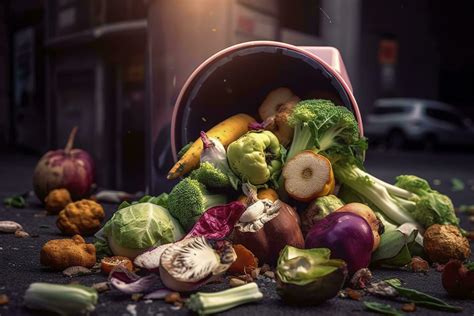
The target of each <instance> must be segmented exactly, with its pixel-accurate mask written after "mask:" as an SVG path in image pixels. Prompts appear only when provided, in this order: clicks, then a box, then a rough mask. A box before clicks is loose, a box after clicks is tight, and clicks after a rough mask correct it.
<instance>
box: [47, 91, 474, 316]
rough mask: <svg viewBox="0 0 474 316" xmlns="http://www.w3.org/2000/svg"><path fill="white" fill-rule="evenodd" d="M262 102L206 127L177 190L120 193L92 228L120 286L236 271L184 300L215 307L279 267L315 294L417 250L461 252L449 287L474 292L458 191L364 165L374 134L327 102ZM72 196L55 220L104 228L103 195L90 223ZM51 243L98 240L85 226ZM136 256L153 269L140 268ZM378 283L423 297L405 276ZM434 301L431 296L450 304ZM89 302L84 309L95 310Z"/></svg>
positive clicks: (256, 294)
mask: <svg viewBox="0 0 474 316" xmlns="http://www.w3.org/2000/svg"><path fill="white" fill-rule="evenodd" d="M258 112H259V114H260V119H262V121H260V122H257V121H256V120H255V119H254V118H252V117H251V116H249V115H247V114H237V115H234V116H232V117H230V118H227V119H226V120H224V121H223V122H221V123H219V124H217V125H216V126H215V127H213V128H212V129H210V130H209V131H207V132H201V134H200V135H199V137H198V138H197V139H196V141H195V142H194V143H192V144H191V145H189V146H187V147H186V148H184V149H183V150H181V151H180V159H179V161H178V162H177V163H176V164H175V165H174V166H173V167H172V168H171V169H170V171H169V174H168V178H169V179H177V178H180V177H181V179H180V181H179V182H178V183H177V184H176V185H175V186H174V187H173V188H172V189H171V191H170V192H165V193H162V194H161V195H159V196H156V197H153V196H145V197H143V198H142V199H140V200H138V201H136V202H132V203H130V202H124V203H122V204H121V205H120V206H119V208H118V210H117V211H116V212H115V214H114V215H113V217H112V218H111V219H110V220H109V221H108V222H107V223H105V225H104V226H103V227H102V228H101V229H100V230H99V231H98V232H97V233H96V234H95V237H96V241H95V247H94V251H93V256H94V258H95V256H97V260H101V267H102V271H103V272H105V273H109V283H110V285H111V286H112V287H113V288H115V289H117V290H119V291H122V292H124V293H128V294H130V293H148V294H147V295H146V296H145V297H150V298H152V297H162V292H151V293H150V291H151V289H150V288H151V286H152V285H153V284H155V283H156V282H157V280H158V278H159V279H160V280H161V283H162V284H163V285H164V286H165V287H166V288H167V289H166V291H168V290H171V291H178V292H181V293H184V294H185V293H189V292H195V291H197V290H199V289H200V288H201V287H202V286H203V285H205V284H207V283H209V282H216V281H217V282H218V281H219V280H222V276H225V275H230V274H232V275H234V276H235V275H238V277H237V278H235V277H234V278H233V279H232V280H234V281H233V282H229V284H230V285H231V286H237V285H241V286H240V287H237V288H236V289H231V290H226V291H223V292H219V293H197V294H193V295H191V296H190V298H189V300H187V301H186V306H188V307H189V308H190V309H192V310H194V311H197V312H198V313H200V314H209V313H215V312H220V311H224V310H226V309H229V308H232V307H234V306H237V305H240V304H244V303H250V302H256V301H258V300H260V299H262V297H263V295H262V293H261V292H260V291H259V289H258V285H257V283H254V282H252V281H255V280H258V277H259V275H260V274H263V275H265V276H266V277H270V278H271V277H275V278H276V283H277V292H278V294H279V295H280V297H281V298H282V300H283V301H284V302H286V303H288V304H298V305H317V304H321V303H323V302H324V301H326V300H329V299H332V298H333V297H335V296H337V295H338V293H339V291H340V290H341V289H342V288H344V287H347V285H348V283H350V284H359V285H358V286H360V287H365V286H366V285H364V284H365V283H366V279H370V277H368V276H370V271H369V270H368V269H367V268H368V267H378V266H384V267H390V268H403V267H408V266H409V264H410V263H411V261H412V259H413V258H414V257H415V256H417V258H418V256H421V257H423V258H424V259H426V260H429V261H431V262H439V263H446V262H448V261H449V260H450V259H455V260H456V261H449V263H448V265H447V267H449V270H447V272H446V273H445V275H446V276H443V285H445V287H446V288H447V289H448V292H450V293H453V295H457V296H460V293H461V292H462V289H461V288H460V287H461V286H465V287H466V288H467V291H469V293H471V294H472V291H473V288H474V287H472V286H471V284H472V282H471V280H470V279H471V278H472V276H471V275H470V273H471V272H470V268H466V267H465V266H463V265H462V261H464V260H466V259H467V258H469V256H470V249H469V243H468V241H467V240H466V239H465V238H464V236H463V235H462V233H461V230H460V229H459V226H458V225H459V220H458V218H457V217H456V215H455V213H454V208H453V204H452V202H451V200H450V199H449V197H447V196H446V195H443V194H442V193H440V192H437V191H436V190H434V189H432V188H431V187H430V185H429V184H428V182H427V181H426V180H424V179H422V178H419V177H417V176H414V175H400V176H398V177H397V178H396V181H395V183H394V184H389V183H386V182H384V181H382V180H380V179H378V178H376V177H375V176H373V175H371V174H370V173H368V172H367V171H366V170H365V169H364V166H363V163H364V154H365V151H366V149H367V140H366V139H365V138H364V137H362V136H361V135H360V133H359V129H358V124H357V121H356V119H355V117H354V115H353V114H352V113H351V112H350V111H349V110H348V109H347V108H345V107H342V106H338V105H335V104H334V103H333V102H332V101H329V100H322V99H309V100H300V99H299V98H298V97H297V96H295V95H294V94H293V92H292V91H291V90H289V89H288V88H279V89H276V90H274V91H272V92H270V94H269V95H268V96H267V98H266V99H265V100H264V102H263V103H262V105H261V107H260V108H259V109H258ZM66 152H68V150H66ZM61 154H62V153H61ZM67 155H69V154H67ZM59 193H60V192H57V193H55V195H52V196H51V197H50V204H51V206H50V209H51V212H56V213H57V212H58V211H59V210H58V207H57V205H61V203H60V202H61V201H60V200H61V199H60V198H59V197H62V196H63V195H60V194H59ZM64 200H66V201H69V202H71V197H69V196H65V197H64ZM53 202H54V203H53ZM76 203H78V202H76ZM89 204H90V203H89ZM62 207H63V208H64V210H62V211H61V212H60V221H59V222H58V227H60V228H61V230H63V231H64V232H66V233H68V234H71V235H72V234H76V233H77V234H81V233H82V234H88V233H91V232H95V231H97V229H98V228H99V227H98V225H100V220H102V218H103V212H102V213H100V212H98V211H95V210H96V209H97V206H95V205H92V204H90V206H89V207H90V208H91V210H89V211H88V212H89V213H92V210H94V216H95V217H97V219H96V220H95V221H94V225H93V227H87V229H86V228H84V229H82V228H81V224H80V221H77V220H75V218H76V217H77V211H76V209H75V204H73V203H69V204H68V206H66V207H64V206H62ZM423 235H424V236H423ZM423 237H425V238H423ZM55 243H56V244H58V243H64V245H66V244H71V243H72V245H73V246H74V247H81V249H82V248H87V249H90V248H91V246H92V245H86V244H84V240H83V239H82V238H81V237H80V236H74V237H73V240H69V241H55ZM47 246H48V247H46V249H45V253H44V258H42V261H44V262H49V261H51V260H53V259H51V258H54V255H52V254H51V255H50V254H49V253H48V252H46V250H47V249H50V248H51V247H57V246H56V245H47ZM71 249H72V248H71ZM82 251H84V250H82ZM50 252H54V251H50ZM89 252H90V253H91V254H92V251H89ZM96 252H97V253H96ZM110 256H114V257H110ZM104 257H105V258H104ZM48 260H49V261H48ZM418 260H422V261H423V259H421V258H418ZM89 261H90V260H89ZM89 261H88V262H87V266H90V262H89ZM132 261H133V263H132ZM60 267H61V268H63V267H65V266H64V265H60ZM135 267H138V268H142V269H144V270H148V271H149V272H150V274H149V275H148V276H145V277H139V276H137V275H135V274H134V273H133V269H134V268H135ZM264 267H265V271H263V269H264ZM271 269H273V271H275V272H273V271H272V270H271ZM361 276H364V277H361ZM452 279H455V280H462V282H461V281H459V282H455V281H452ZM353 280H357V281H353ZM354 282H355V283H354ZM367 282H368V281H367ZM361 284H362V285H363V286H361ZM464 284H465V285H464ZM379 285H380V284H379ZM370 288H371V289H373V288H377V286H376V285H373V286H372V287H370ZM382 288H384V289H385V290H386V289H391V290H390V291H391V292H390V293H392V294H393V293H394V292H397V291H398V292H397V293H398V294H397V295H401V296H403V295H408V294H410V295H411V296H410V297H409V298H410V299H412V300H414V298H419V300H418V301H420V300H421V298H420V297H422V298H423V299H427V298H426V297H424V296H420V295H421V294H413V293H414V292H410V291H407V290H406V289H405V288H402V287H401V284H400V283H399V282H395V281H390V282H389V281H387V282H385V283H383V284H382ZM162 291H163V289H162ZM374 291H375V290H374ZM369 293H373V292H370V291H369ZM407 293H408V294H407ZM417 293H418V292H417ZM84 295H85V294H84ZM417 295H418V296H417ZM89 300H90V299H89ZM436 300H437V299H435V298H433V301H432V304H431V305H430V304H429V303H426V302H425V305H427V307H433V306H434V305H436V304H438V305H440V304H441V303H439V301H436ZM86 301H87V300H84V306H85V307H84V308H86V309H88V310H92V308H91V307H90V306H89V305H87V304H86ZM423 302H424V301H423ZM379 305H380V304H379ZM379 305H377V304H375V303H369V302H367V304H366V306H367V308H369V309H372V310H381V309H384V308H385V309H387V308H391V307H387V306H385V307H384V306H381V305H380V306H379ZM420 305H421V303H420ZM444 309H445V310H448V311H449V310H455V309H456V308H455V307H452V306H444Z"/></svg>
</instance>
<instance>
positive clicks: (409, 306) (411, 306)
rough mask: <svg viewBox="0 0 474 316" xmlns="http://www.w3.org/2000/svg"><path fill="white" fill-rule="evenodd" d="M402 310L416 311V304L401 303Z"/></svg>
mask: <svg viewBox="0 0 474 316" xmlns="http://www.w3.org/2000/svg"><path fill="white" fill-rule="evenodd" d="M402 311H404V312H407V313H413V312H416V304H415V303H406V304H403V305H402Z"/></svg>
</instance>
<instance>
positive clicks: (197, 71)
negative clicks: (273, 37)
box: [171, 41, 364, 161]
mask: <svg viewBox="0 0 474 316" xmlns="http://www.w3.org/2000/svg"><path fill="white" fill-rule="evenodd" d="M253 46H273V47H277V48H286V49H290V50H293V51H296V52H297V53H300V54H302V55H305V56H307V57H309V58H311V59H314V60H316V61H317V62H318V63H320V64H321V65H322V66H323V67H324V68H325V70H326V71H328V72H329V73H330V74H331V75H333V76H334V77H336V79H337V80H338V81H339V83H340V84H341V85H342V87H343V88H344V90H345V91H346V93H347V95H348V97H349V100H350V102H351V105H352V108H353V110H354V115H355V117H356V119H357V122H358V125H359V131H360V134H361V135H364V130H363V126H362V118H361V115H360V111H359V107H358V106H357V101H356V100H355V97H354V95H353V93H352V89H351V88H350V86H349V85H348V84H347V82H346V81H345V80H344V78H343V77H342V76H341V74H339V73H338V72H337V71H335V70H334V69H333V68H331V67H330V66H329V65H328V64H327V63H326V62H325V61H324V60H322V59H321V58H320V57H318V56H317V55H315V54H313V53H311V52H309V51H307V50H305V49H304V48H302V47H298V46H294V45H291V44H287V43H283V42H277V41H250V42H244V43H239V44H236V45H232V46H229V47H227V48H225V49H223V50H220V51H218V52H217V53H215V54H214V55H212V56H211V57H209V58H208V59H206V60H205V61H204V62H202V63H201V64H200V65H199V66H198V67H196V69H194V71H193V72H192V73H191V75H189V77H188V78H187V79H186V82H185V83H184V85H183V86H182V88H181V90H180V92H179V94H178V97H177V99H176V102H175V104H174V108H173V115H172V118H171V151H172V154H173V159H174V160H175V161H176V160H177V157H178V155H177V153H178V150H179V149H177V148H176V135H175V132H174V131H175V128H176V124H177V122H176V120H177V115H178V110H179V105H180V104H181V102H182V100H183V98H184V95H185V93H186V91H187V90H188V88H189V87H190V85H191V83H192V82H193V81H194V79H195V78H196V77H197V76H198V75H199V74H200V73H201V71H202V70H203V69H205V68H206V67H207V66H208V65H209V64H211V63H212V62H214V61H215V60H216V59H218V58H220V57H221V56H224V55H226V54H228V53H230V52H233V51H236V50H239V49H243V48H248V47H253Z"/></svg>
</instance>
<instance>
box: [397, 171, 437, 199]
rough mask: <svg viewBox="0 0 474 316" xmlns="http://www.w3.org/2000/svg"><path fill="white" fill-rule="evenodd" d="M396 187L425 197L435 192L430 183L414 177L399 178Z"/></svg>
mask: <svg viewBox="0 0 474 316" xmlns="http://www.w3.org/2000/svg"><path fill="white" fill-rule="evenodd" d="M395 185H396V186H397V187H399V188H402V189H405V190H407V191H410V192H413V193H415V194H418V195H423V194H426V193H430V192H433V191H434V190H433V189H431V187H430V185H429V183H428V181H426V180H425V179H422V178H420V177H417V176H414V175H401V176H398V177H397V180H396V182H395Z"/></svg>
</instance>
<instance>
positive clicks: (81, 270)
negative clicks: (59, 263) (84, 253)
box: [63, 266, 92, 277]
mask: <svg viewBox="0 0 474 316" xmlns="http://www.w3.org/2000/svg"><path fill="white" fill-rule="evenodd" d="M91 273H92V270H90V269H88V268H86V267H82V266H73V267H69V268H66V269H64V271H63V274H64V275H65V276H68V277H75V276H80V275H87V274H91Z"/></svg>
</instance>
